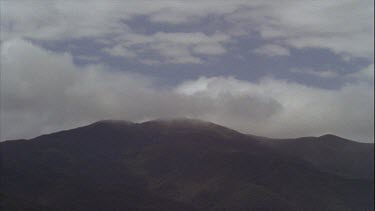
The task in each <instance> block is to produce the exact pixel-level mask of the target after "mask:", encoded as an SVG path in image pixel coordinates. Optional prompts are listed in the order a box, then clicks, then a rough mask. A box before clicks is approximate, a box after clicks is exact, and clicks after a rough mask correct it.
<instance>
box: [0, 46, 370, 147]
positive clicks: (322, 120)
mask: <svg viewBox="0 0 375 211" xmlns="http://www.w3.org/2000/svg"><path fill="white" fill-rule="evenodd" d="M1 48H2V49H1V58H2V77H1V121H2V122H1V130H2V131H1V140H5V139H10V138H30V137H33V136H36V135H40V134H42V133H48V132H53V131H57V130H61V129H67V128H72V127H77V126H80V125H84V124H88V123H91V122H93V121H97V120H101V119H125V120H133V121H140V120H144V119H153V118H167V117H193V118H200V119H204V120H209V121H214V122H217V123H220V124H224V125H227V126H230V127H233V128H234V129H237V130H240V131H242V132H247V133H253V134H256V135H265V136H271V137H297V136H307V135H321V134H324V133H333V134H337V135H341V136H344V137H347V138H352V139H355V140H359V141H373V138H374V132H373V127H374V120H373V115H374V111H373V107H374V103H373V102H374V92H373V84H371V83H364V82H360V81H359V82H356V83H347V84H345V85H344V86H342V87H341V88H340V89H338V90H329V89H320V88H316V87H308V86H305V85H302V84H298V83H293V82H288V81H283V80H278V79H270V78H268V79H267V78H265V79H263V80H260V81H259V82H248V81H243V80H238V79H235V78H232V77H211V78H205V77H201V78H199V79H197V80H192V81H186V82H184V83H182V84H180V85H178V86H176V87H170V88H169V89H162V90H161V89H159V88H157V87H155V86H154V85H153V81H152V80H151V79H150V78H147V77H145V76H141V75H135V74H129V73H127V72H123V71H120V70H117V71H114V70H109V69H108V67H105V66H101V65H95V66H93V65H91V66H83V67H80V66H76V65H74V63H73V61H72V57H71V55H69V54H67V53H65V54H56V53H53V52H51V51H47V50H44V49H42V48H40V47H37V46H35V45H33V44H31V43H29V42H26V41H24V40H20V39H16V40H10V41H7V42H4V43H2V45H1Z"/></svg>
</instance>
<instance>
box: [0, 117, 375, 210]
mask: <svg viewBox="0 0 375 211" xmlns="http://www.w3.org/2000/svg"><path fill="white" fill-rule="evenodd" d="M0 147H1V157H2V168H1V179H2V185H1V189H0V197H1V204H2V208H3V210H9V211H15V210H71V211H75V210H77V211H78V210H79V211H96V210H98V211H99V210H100V211H101V210H131V211H141V210H142V211H151V210H152V211H157V210H184V211H185V210H186V211H189V210H192V211H193V210H196V211H203V210H205V211H206V210H207V211H224V210H230V211H242V210H263V211H268V210H269V211H271V210H278V211H283V210H285V211H293V210H294V211H316V210H319V211H331V210H332V211H333V210H340V211H345V210H348V211H349V210H352V211H359V210H373V208H374V202H373V196H374V181H373V174H371V173H369V171H370V170H372V168H373V152H374V151H373V144H362V143H357V142H352V141H349V140H345V139H342V138H339V137H336V136H332V135H328V136H322V137H317V138H313V137H312V138H300V139H289V140H272V139H263V138H260V137H256V136H251V135H245V134H241V133H239V132H236V131H235V130H232V129H229V128H226V127H223V126H220V125H216V124H213V123H209V122H204V121H200V120H191V119H170V120H153V121H148V122H144V123H131V122H126V121H111V120H107V121H100V122H96V123H93V124H91V125H88V126H84V127H80V128H76V129H72V130H67V131H61V132H57V133H53V134H48V135H43V136H40V137H37V138H34V139H31V140H13V141H6V142H2V143H0Z"/></svg>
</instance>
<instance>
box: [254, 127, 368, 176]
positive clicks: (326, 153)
mask: <svg viewBox="0 0 375 211" xmlns="http://www.w3.org/2000/svg"><path fill="white" fill-rule="evenodd" d="M261 143H262V144H265V145H267V146H269V147H271V148H273V149H275V150H277V151H279V152H282V153H285V154H287V155H290V156H295V157H298V158H301V159H303V160H306V161H308V162H310V163H312V164H313V165H314V166H315V167H317V168H318V169H320V170H322V171H326V172H330V173H334V174H337V175H341V176H344V177H348V178H361V179H373V178H374V145H373V144H369V143H359V142H354V141H350V140H347V139H344V138H341V137H338V136H334V135H330V134H328V135H324V136H320V137H306V138H298V139H283V140H272V139H264V140H262V142H261Z"/></svg>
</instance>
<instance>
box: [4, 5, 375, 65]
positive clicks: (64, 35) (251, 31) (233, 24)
mask: <svg viewBox="0 0 375 211" xmlns="http://www.w3.org/2000/svg"><path fill="white" fill-rule="evenodd" d="M87 5H90V6H87ZM140 16H143V17H146V20H147V21H149V24H150V26H159V27H160V26H161V27H160V28H159V29H158V30H156V31H157V32H160V34H159V35H156V36H154V35H155V34H157V32H155V34H154V35H151V36H149V35H150V34H144V35H145V37H144V38H145V39H146V40H147V39H157V36H162V37H163V36H164V37H171V36H169V35H168V34H163V33H164V32H166V31H164V29H163V27H162V26H163V24H164V25H173V26H175V27H177V28H174V30H171V31H169V32H170V33H171V34H170V35H173V37H178V36H180V37H184V38H186V39H187V40H188V41H191V39H190V38H189V37H188V36H184V35H178V34H177V33H180V32H182V31H184V32H186V33H187V34H186V35H194V33H203V31H204V30H202V29H194V28H192V27H190V28H189V27H188V26H191V25H194V24H201V25H203V26H210V27H211V28H212V27H213V26H215V24H214V22H211V21H210V20H221V22H222V25H220V26H217V27H216V28H214V31H216V32H220V33H221V34H223V35H226V36H230V37H231V39H238V38H239V37H241V36H245V37H253V36H254V35H256V34H259V35H260V36H261V38H262V39H263V41H265V42H267V43H274V42H275V41H277V43H279V44H281V45H282V46H284V48H285V47H287V48H297V49H306V48H307V49H308V48H318V49H328V50H330V51H332V52H334V53H335V54H337V55H340V56H342V57H343V58H347V57H359V58H366V59H370V60H372V58H373V55H374V50H373V46H374V41H373V37H374V29H373V25H374V22H373V20H374V2H373V1H372V0H364V1H355V0H342V1H337V0H330V1H297V0H291V1H279V0H274V1H246V0H232V1H211V0H200V1H162V0H160V1H159V0H155V1H152V2H150V1H140V0H128V1H100V0H90V1H79V2H77V1H53V2H48V3H45V4H37V3H35V2H32V3H31V2H29V1H3V2H2V7H1V39H2V40H9V39H13V38H25V37H27V38H33V39H40V40H64V39H82V38H87V39H94V40H101V41H106V42H109V43H111V44H112V45H111V46H110V47H114V46H115V45H123V43H122V41H115V43H113V40H121V38H122V37H126V36H128V35H129V34H131V33H134V32H133V29H132V28H131V27H130V26H129V21H131V20H133V19H134V18H136V17H140ZM213 17H214V18H213ZM154 24H155V25H154ZM160 24H161V25H160ZM189 24H190V25H189ZM207 28H208V27H207ZM148 36H149V37H148ZM194 36H198V37H199V36H201V35H194ZM162 37H161V38H162ZM164 41H165V40H164ZM172 41H173V42H174V43H176V41H177V40H175V38H173V39H172ZM172 41H171V42H172ZM177 43H180V44H181V40H179V41H178V42H177ZM169 44H170V43H169ZM155 45H156V44H155ZM155 45H154V46H153V48H149V46H147V45H142V46H138V47H139V48H141V47H144V49H143V50H145V51H147V50H151V51H152V50H153V51H156V52H159V53H161V54H162V56H163V57H170V55H171V54H173V53H174V52H177V53H178V54H180V56H188V58H187V59H181V58H173V57H172V58H169V59H167V60H168V61H170V62H172V63H173V62H177V63H181V62H182V63H189V62H192V63H199V62H200V60H199V59H201V58H198V57H197V56H194V55H191V53H192V52H191V51H195V53H197V54H203V55H219V54H223V53H225V52H226V49H225V47H226V46H225V45H223V43H221V42H217V43H210V44H209V45H207V44H206V43H202V46H199V47H198V46H190V47H191V48H194V49H195V50H191V49H186V45H187V43H184V45H166V43H165V42H164V43H162V44H160V45H163V46H155ZM370 46H371V47H370ZM114 48H115V49H114V50H113V51H114V52H122V50H119V51H117V50H116V49H117V48H119V47H114ZM169 48H172V50H169ZM267 48H270V47H267ZM176 49H178V50H176ZM259 51H260V52H263V50H261V49H260V50H259ZM265 52H271V53H272V52H273V53H275V52H276V55H280V54H283V55H286V54H287V51H286V50H285V49H284V50H280V48H279V50H276V48H275V46H273V50H269V49H268V50H265ZM163 53H164V54H163ZM120 54H121V53H120ZM115 55H118V53H115ZM266 55H268V54H267V53H266ZM189 56H190V57H189Z"/></svg>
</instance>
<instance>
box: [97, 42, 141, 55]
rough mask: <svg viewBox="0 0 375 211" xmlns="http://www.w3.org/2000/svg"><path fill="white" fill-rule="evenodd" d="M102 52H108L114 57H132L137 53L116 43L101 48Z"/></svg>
mask: <svg viewBox="0 0 375 211" xmlns="http://www.w3.org/2000/svg"><path fill="white" fill-rule="evenodd" d="M102 50H103V52H106V53H108V54H109V55H111V56H115V57H124V58H134V57H136V56H137V55H136V54H135V53H134V52H132V51H131V50H129V49H128V48H127V47H126V46H122V45H116V46H114V47H112V48H103V49H102Z"/></svg>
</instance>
